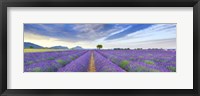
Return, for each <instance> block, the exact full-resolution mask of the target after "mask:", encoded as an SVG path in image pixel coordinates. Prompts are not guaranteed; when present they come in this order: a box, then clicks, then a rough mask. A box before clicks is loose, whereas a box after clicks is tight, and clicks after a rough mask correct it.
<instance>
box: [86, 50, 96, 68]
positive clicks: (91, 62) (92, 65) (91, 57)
mask: <svg viewBox="0 0 200 96" xmlns="http://www.w3.org/2000/svg"><path fill="white" fill-rule="evenodd" d="M88 71H89V72H96V68H95V62H94V52H93V51H92V52H91V56H90V64H89V68H88Z"/></svg>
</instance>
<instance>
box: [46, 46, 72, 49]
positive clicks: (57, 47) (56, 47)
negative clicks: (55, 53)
mask: <svg viewBox="0 0 200 96" xmlns="http://www.w3.org/2000/svg"><path fill="white" fill-rule="evenodd" d="M50 48H51V49H68V47H64V46H53V47H50Z"/></svg>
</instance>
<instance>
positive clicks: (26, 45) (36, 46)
mask: <svg viewBox="0 0 200 96" xmlns="http://www.w3.org/2000/svg"><path fill="white" fill-rule="evenodd" d="M24 48H43V47H42V46H39V45H37V44H34V43H30V42H24Z"/></svg>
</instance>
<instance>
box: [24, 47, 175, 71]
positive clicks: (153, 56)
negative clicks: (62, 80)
mask: <svg viewBox="0 0 200 96" xmlns="http://www.w3.org/2000/svg"><path fill="white" fill-rule="evenodd" d="M24 72H176V51H175V50H164V49H141V50H66V51H54V52H32V53H24Z"/></svg>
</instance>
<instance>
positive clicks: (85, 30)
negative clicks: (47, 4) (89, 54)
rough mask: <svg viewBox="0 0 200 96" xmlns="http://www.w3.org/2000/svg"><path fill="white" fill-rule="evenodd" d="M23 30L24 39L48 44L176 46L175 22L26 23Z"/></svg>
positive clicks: (86, 46)
mask: <svg viewBox="0 0 200 96" xmlns="http://www.w3.org/2000/svg"><path fill="white" fill-rule="evenodd" d="M24 30H25V31H24V34H25V35H24V40H25V41H27V42H33V43H36V44H40V45H42V46H46V47H49V46H55V45H64V46H68V47H73V46H77V45H80V46H82V47H85V48H95V47H96V45H97V44H103V45H105V47H104V48H115V47H129V48H138V47H142V48H143V47H144V48H148V47H161V48H162V47H163V48H169V47H170V48H175V47H176V24H25V25H24ZM164 44H168V45H164Z"/></svg>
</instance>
